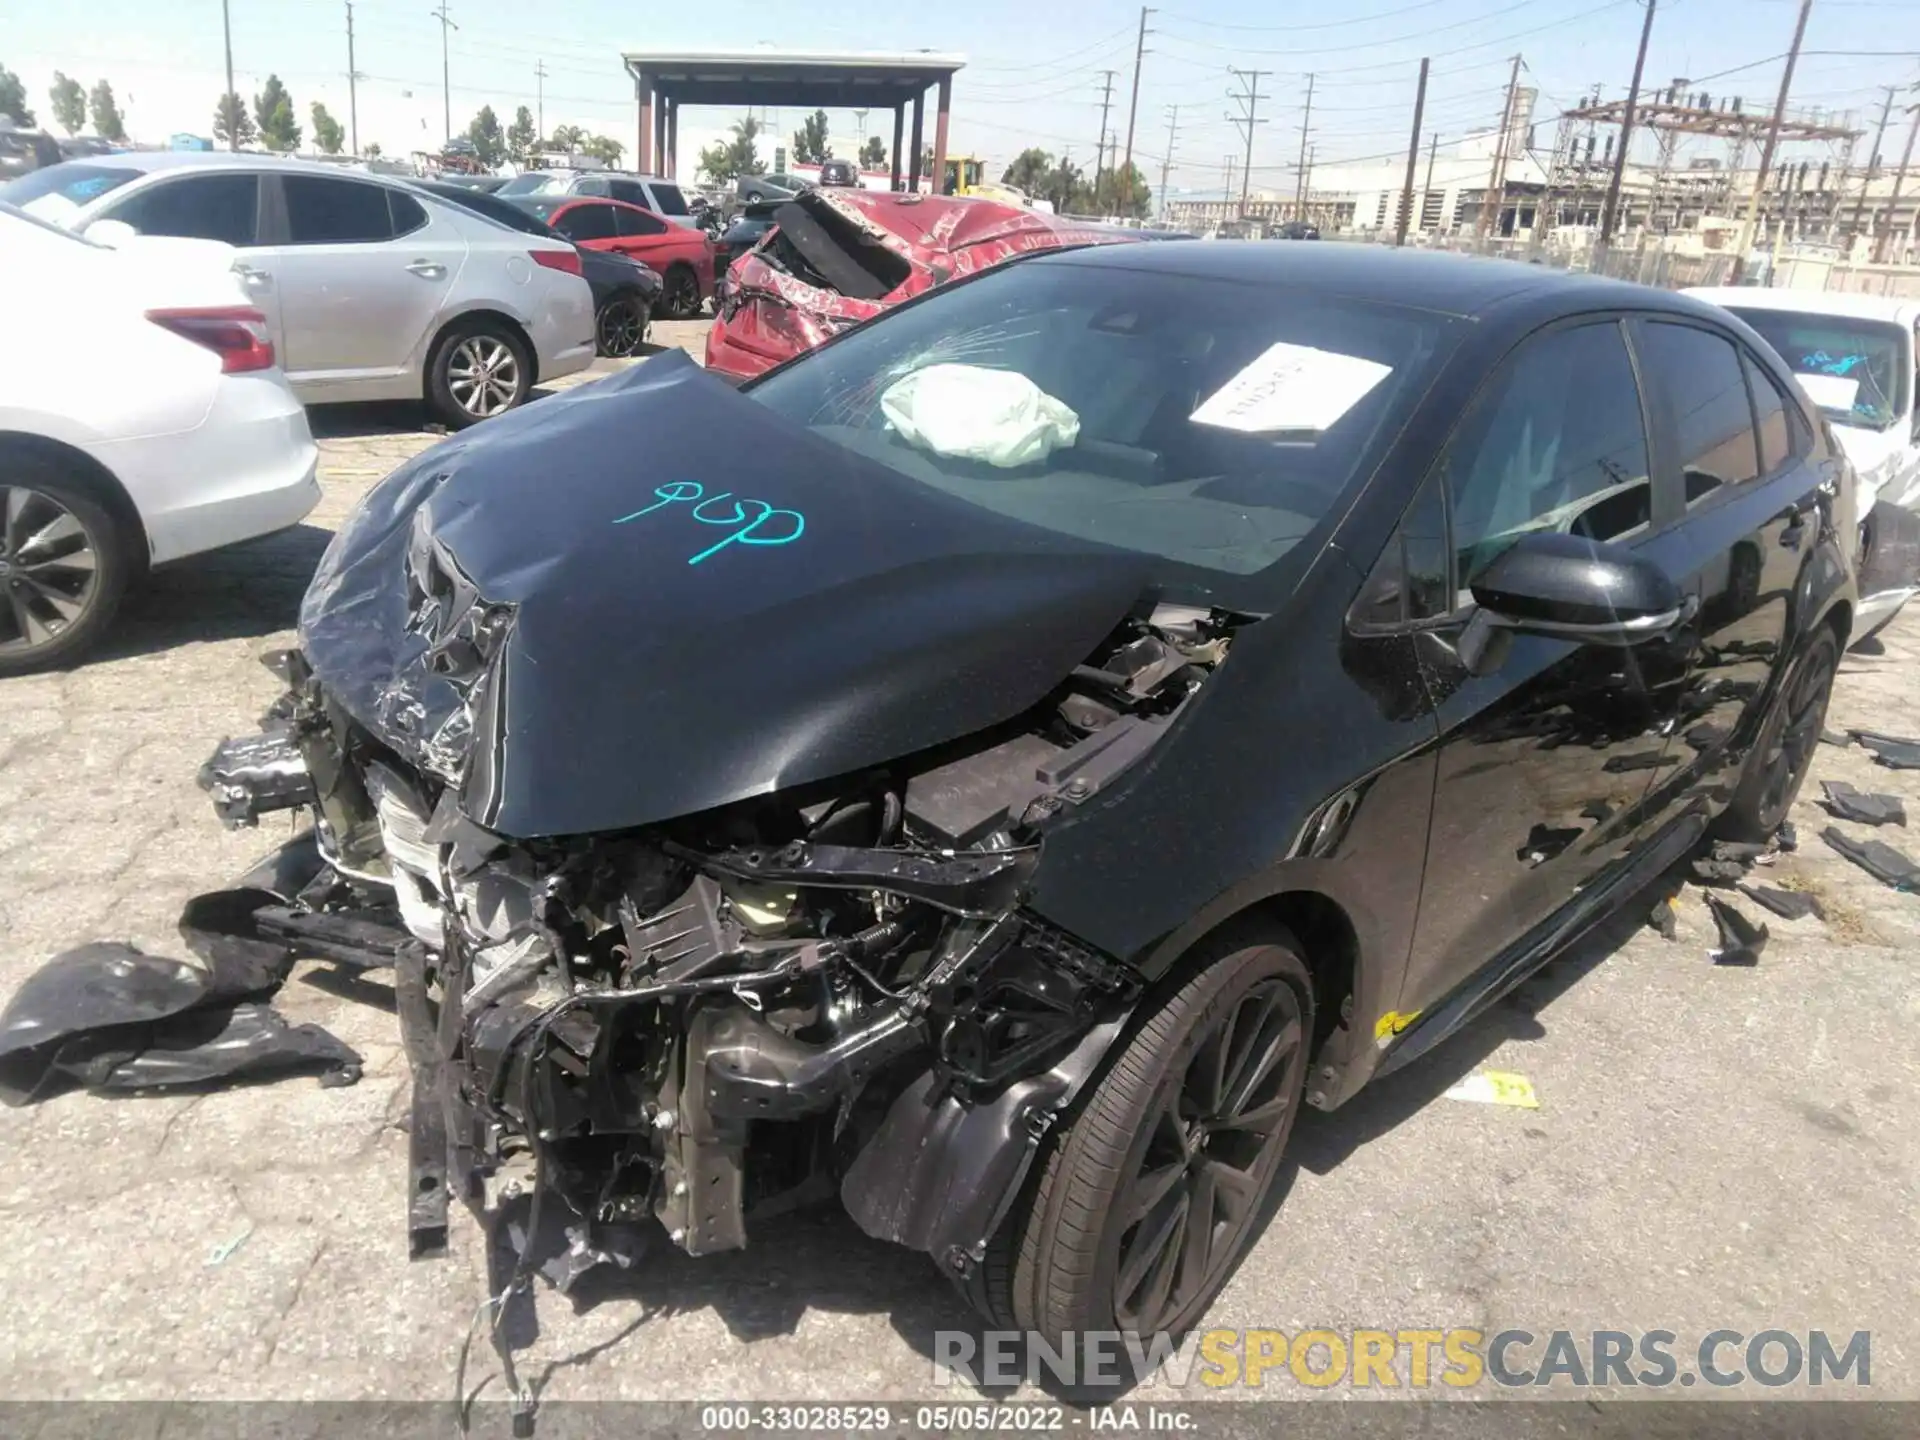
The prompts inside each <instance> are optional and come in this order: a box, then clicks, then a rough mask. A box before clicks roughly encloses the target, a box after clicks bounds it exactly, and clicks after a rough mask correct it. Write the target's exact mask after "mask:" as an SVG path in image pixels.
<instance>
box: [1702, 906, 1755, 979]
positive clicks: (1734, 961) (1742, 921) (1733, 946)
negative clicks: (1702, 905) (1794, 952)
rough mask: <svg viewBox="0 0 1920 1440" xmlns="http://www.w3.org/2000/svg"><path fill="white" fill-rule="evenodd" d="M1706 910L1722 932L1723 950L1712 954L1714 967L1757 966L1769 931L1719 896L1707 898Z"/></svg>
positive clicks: (1721, 947)
mask: <svg viewBox="0 0 1920 1440" xmlns="http://www.w3.org/2000/svg"><path fill="white" fill-rule="evenodd" d="M1707 909H1708V910H1709V911H1710V912H1711V913H1712V915H1713V923H1714V926H1715V927H1716V928H1717V929H1718V930H1719V932H1720V948H1719V949H1718V950H1715V951H1714V952H1713V963H1714V964H1716V965H1758V964H1759V963H1760V952H1761V951H1762V950H1764V949H1765V948H1766V945H1767V940H1768V938H1769V937H1768V935H1767V927H1766V926H1764V925H1756V924H1754V923H1753V921H1751V920H1749V919H1748V918H1747V917H1746V916H1745V915H1743V914H1741V913H1740V912H1739V911H1738V910H1737V909H1735V908H1734V907H1733V906H1732V905H1730V904H1728V903H1727V902H1726V901H1725V900H1722V899H1721V898H1720V897H1719V896H1718V895H1708V896H1707Z"/></svg>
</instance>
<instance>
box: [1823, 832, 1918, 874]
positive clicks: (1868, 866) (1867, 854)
mask: <svg viewBox="0 0 1920 1440" xmlns="http://www.w3.org/2000/svg"><path fill="white" fill-rule="evenodd" d="M1820 838H1821V839H1822V840H1824V841H1826V842H1827V844H1829V845H1831V846H1832V847H1833V848H1834V849H1835V850H1837V851H1839V852H1840V853H1841V854H1842V855H1844V856H1846V857H1847V859H1849V860H1851V861H1853V863H1854V864H1856V865H1858V866H1859V867H1860V868H1861V869H1862V870H1864V871H1866V872H1867V873H1868V874H1869V875H1871V876H1873V878H1874V879H1876V880H1878V881H1880V882H1881V883H1882V884H1885V885H1891V886H1892V887H1893V888H1894V889H1896V890H1920V865H1915V864H1914V863H1913V861H1912V860H1911V859H1909V858H1908V857H1907V856H1905V855H1903V854H1901V853H1900V851H1898V850H1896V849H1894V848H1893V846H1891V845H1889V844H1887V843H1886V842H1885V841H1882V840H1865V841H1861V840H1850V839H1848V838H1847V837H1846V836H1845V835H1843V834H1841V833H1840V832H1839V831H1838V830H1836V829H1834V828H1833V826H1831V825H1829V826H1827V828H1826V829H1824V830H1822V831H1821V832H1820Z"/></svg>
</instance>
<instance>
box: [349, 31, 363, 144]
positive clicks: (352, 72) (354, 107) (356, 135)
mask: <svg viewBox="0 0 1920 1440" xmlns="http://www.w3.org/2000/svg"><path fill="white" fill-rule="evenodd" d="M347 144H348V145H350V146H351V147H352V149H353V153H354V154H355V155H358V154H359V153H360V71H359V68H358V67H357V66H355V65H354V63H353V0H347Z"/></svg>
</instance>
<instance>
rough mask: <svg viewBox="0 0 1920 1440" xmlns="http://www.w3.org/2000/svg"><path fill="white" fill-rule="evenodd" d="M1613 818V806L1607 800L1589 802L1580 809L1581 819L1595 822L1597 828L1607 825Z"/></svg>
mask: <svg viewBox="0 0 1920 1440" xmlns="http://www.w3.org/2000/svg"><path fill="white" fill-rule="evenodd" d="M1613 816H1614V809H1613V805H1612V804H1611V803H1610V802H1608V801H1606V800H1589V801H1587V803H1586V804H1584V805H1582V806H1581V807H1580V818H1581V819H1583V820H1591V821H1593V822H1594V824H1595V826H1596V827H1597V826H1600V825H1604V824H1606V823H1607V821H1609V820H1611V819H1612V818H1613Z"/></svg>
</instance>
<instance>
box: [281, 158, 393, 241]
mask: <svg viewBox="0 0 1920 1440" xmlns="http://www.w3.org/2000/svg"><path fill="white" fill-rule="evenodd" d="M280 185H281V189H282V192H283V193H284V194H285V195H286V197H287V243H288V244H291V245H369V244H375V243H378V242H379V241H382V240H391V239H392V238H393V217H392V215H390V214H389V213H388V211H387V191H386V187H385V186H381V185H362V184H360V183H358V182H357V181H353V180H335V179H332V178H331V177H329V176H325V175H285V176H282V177H281V180H280Z"/></svg>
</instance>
